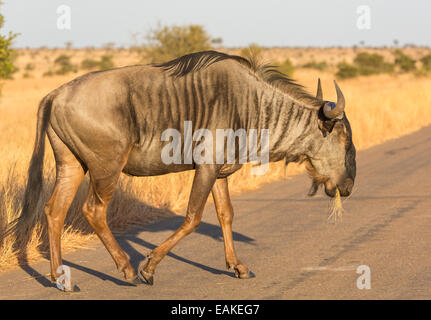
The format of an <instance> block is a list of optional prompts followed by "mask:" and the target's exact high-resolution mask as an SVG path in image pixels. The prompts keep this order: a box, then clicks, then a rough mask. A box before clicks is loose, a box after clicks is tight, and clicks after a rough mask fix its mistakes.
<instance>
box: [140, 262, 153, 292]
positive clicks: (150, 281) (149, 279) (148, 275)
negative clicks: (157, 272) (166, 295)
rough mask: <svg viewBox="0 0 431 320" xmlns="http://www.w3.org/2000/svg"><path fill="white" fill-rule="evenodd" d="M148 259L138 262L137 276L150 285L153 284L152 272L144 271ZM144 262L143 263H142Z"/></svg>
mask: <svg viewBox="0 0 431 320" xmlns="http://www.w3.org/2000/svg"><path fill="white" fill-rule="evenodd" d="M149 261H150V260H147V262H145V261H142V262H141V263H140V264H139V267H138V275H139V278H140V279H141V280H142V281H144V282H146V283H147V284H148V285H150V286H152V285H153V284H154V276H153V274H152V273H149V272H146V271H145V268H146V267H147V265H148V262H149ZM144 262H145V263H144Z"/></svg>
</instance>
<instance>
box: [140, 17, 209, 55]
mask: <svg viewBox="0 0 431 320" xmlns="http://www.w3.org/2000/svg"><path fill="white" fill-rule="evenodd" d="M147 40H148V44H147V45H146V48H145V49H146V50H145V51H146V58H147V59H149V60H150V61H151V62H164V61H168V60H172V59H175V58H177V57H179V56H182V55H185V54H188V53H192V52H197V51H203V50H208V49H211V37H210V36H209V35H208V34H207V32H206V31H205V29H204V28H203V27H202V26H199V25H188V26H176V25H174V26H165V27H162V26H160V25H159V26H158V27H157V28H156V29H153V30H151V31H150V32H149V33H148V35H147Z"/></svg>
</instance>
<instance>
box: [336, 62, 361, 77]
mask: <svg viewBox="0 0 431 320" xmlns="http://www.w3.org/2000/svg"><path fill="white" fill-rule="evenodd" d="M337 67H338V71H337V73H336V74H335V76H337V77H338V78H340V79H347V78H354V77H357V76H358V75H359V71H358V68H357V67H355V66H353V65H351V64H348V63H346V62H341V63H339V64H338V65H337Z"/></svg>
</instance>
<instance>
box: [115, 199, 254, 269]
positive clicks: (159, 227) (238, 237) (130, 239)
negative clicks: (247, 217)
mask: <svg viewBox="0 0 431 320" xmlns="http://www.w3.org/2000/svg"><path fill="white" fill-rule="evenodd" d="M207 205H212V204H210V203H209V204H207ZM183 221H184V217H182V216H176V215H175V216H173V217H172V218H169V219H166V220H162V221H159V222H156V223H153V224H150V225H147V226H145V227H143V228H137V229H136V230H135V232H134V233H133V234H131V233H129V232H128V233H127V235H125V236H121V237H118V238H117V240H118V242H119V244H120V246H121V247H122V248H123V249H124V251H125V252H126V253H127V254H128V255H129V257H130V262H131V264H132V266H133V267H134V268H135V269H137V266H138V264H139V262H141V261H142V260H144V259H145V258H146V257H145V255H143V254H142V253H141V252H140V251H138V250H136V249H135V248H134V247H133V246H132V245H131V243H135V244H137V245H139V246H142V247H145V248H147V249H149V250H154V249H155V248H156V247H157V245H155V244H153V243H151V242H148V241H146V240H144V239H142V238H141V237H139V233H140V232H142V231H146V232H163V231H167V230H170V231H172V232H174V231H175V230H177V229H178V228H179V227H180V226H181V224H182V223H183ZM195 232H196V233H198V234H201V235H205V236H208V237H210V238H212V239H214V240H216V241H217V242H220V245H221V246H223V235H222V231H221V228H220V226H218V225H214V224H211V223H207V222H201V224H200V226H199V228H198V229H196V231H195ZM232 234H233V239H234V241H239V242H245V243H248V244H250V245H254V241H255V240H254V239H253V238H250V237H248V236H246V235H243V234H241V233H238V232H233V233H232ZM184 241H187V238H185V239H184ZM148 253H149V252H148ZM168 256H169V257H171V258H174V259H176V260H178V261H181V262H184V263H188V264H190V265H192V266H194V267H197V268H200V269H202V270H205V271H207V272H210V273H212V274H224V275H228V276H230V277H234V274H233V273H232V272H228V271H225V270H219V269H215V268H212V267H210V266H206V265H204V264H201V263H199V262H196V261H192V260H190V259H187V258H184V257H181V256H179V255H177V254H175V253H173V252H169V253H168ZM220 259H221V260H222V259H224V256H222V257H220Z"/></svg>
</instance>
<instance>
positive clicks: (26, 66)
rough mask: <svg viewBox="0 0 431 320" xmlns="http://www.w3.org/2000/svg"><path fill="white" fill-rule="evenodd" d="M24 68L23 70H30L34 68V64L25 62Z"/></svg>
mask: <svg viewBox="0 0 431 320" xmlns="http://www.w3.org/2000/svg"><path fill="white" fill-rule="evenodd" d="M24 70H25V71H32V70H34V64H32V63H27V64H26V65H25V68H24Z"/></svg>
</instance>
